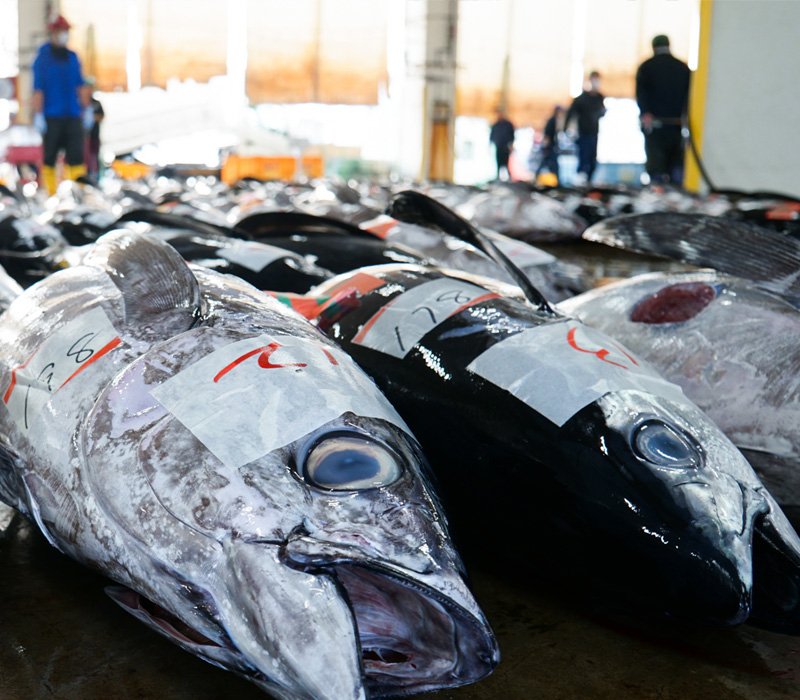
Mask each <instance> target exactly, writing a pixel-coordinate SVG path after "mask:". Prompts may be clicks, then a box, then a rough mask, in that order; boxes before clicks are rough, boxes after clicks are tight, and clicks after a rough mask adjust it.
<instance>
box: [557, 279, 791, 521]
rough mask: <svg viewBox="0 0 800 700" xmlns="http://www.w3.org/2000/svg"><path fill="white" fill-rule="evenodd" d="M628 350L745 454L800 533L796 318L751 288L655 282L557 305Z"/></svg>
mask: <svg viewBox="0 0 800 700" xmlns="http://www.w3.org/2000/svg"><path fill="white" fill-rule="evenodd" d="M561 309H562V310H564V311H565V312H567V313H570V314H572V315H574V316H575V317H577V318H579V319H580V320H581V321H583V322H584V323H586V324H588V325H590V326H592V327H594V328H597V329H599V330H602V331H603V332H605V333H608V334H609V335H611V336H613V337H614V338H616V339H618V340H620V341H621V342H623V343H625V345H627V346H628V347H630V348H632V349H633V350H634V351H636V352H637V353H638V354H639V355H641V356H642V357H644V359H646V360H647V361H648V362H650V363H651V364H652V365H653V366H654V367H656V368H658V369H659V371H660V372H661V373H662V374H663V375H664V376H665V377H666V378H668V379H669V380H670V381H673V382H675V383H676V384H679V385H680V386H681V387H682V388H683V390H684V392H685V393H686V395H687V396H688V397H689V398H691V399H692V400H693V401H694V402H695V403H696V404H697V405H698V406H700V408H702V409H703V410H704V411H705V412H706V413H707V414H708V415H709V416H710V417H711V418H712V419H713V420H714V422H715V423H717V425H719V426H720V428H722V430H724V431H725V433H726V435H728V437H729V438H730V439H731V440H732V441H733V442H734V443H735V444H736V445H737V447H739V448H740V449H741V450H743V451H744V453H745V455H746V456H747V458H748V459H749V460H750V462H751V463H752V464H753V465H754V466H755V467H756V469H757V471H758V472H759V475H760V476H761V478H762V479H763V480H764V482H765V484H766V485H767V487H768V488H769V490H770V492H771V493H772V494H773V495H774V496H775V498H776V500H777V501H778V502H779V503H780V504H781V506H782V507H783V509H784V510H785V511H786V513H787V515H789V516H790V517H791V518H792V521H793V522H794V523H796V524H800V311H798V309H797V307H795V306H794V305H792V304H790V303H789V302H787V301H786V300H785V299H783V298H782V297H780V296H777V295H775V294H773V293H771V292H769V291H766V290H763V289H761V288H760V287H759V286H758V285H757V284H756V283H753V282H749V281H747V280H742V279H738V278H735V277H730V276H728V275H722V274H720V273H716V272H710V271H702V272H690V273H671V274H666V273H653V274H649V275H641V276H639V277H635V278H633V279H631V280H627V281H624V282H618V283H614V284H611V285H608V286H606V287H602V288H599V289H596V290H594V291H592V292H587V293H585V294H582V295H580V296H578V297H575V298H574V299H571V300H568V301H566V302H563V303H562V305H561Z"/></svg>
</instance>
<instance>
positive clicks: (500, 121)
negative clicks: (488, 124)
mask: <svg viewBox="0 0 800 700" xmlns="http://www.w3.org/2000/svg"><path fill="white" fill-rule="evenodd" d="M495 112H496V114H497V121H496V122H495V123H494V124H492V129H491V131H490V132H489V141H491V142H492V143H493V144H494V148H495V154H496V155H497V179H498V180H499V179H500V170H501V169H505V171H506V176H507V177H508V179H509V180H510V179H511V174H510V173H509V171H508V159H509V157H510V156H511V149H512V148H513V145H514V125H513V124H512V123H511V122H510V121H508V119H506V117H505V113H504V111H503V108H502V107H498V108H497V109H496V110H495Z"/></svg>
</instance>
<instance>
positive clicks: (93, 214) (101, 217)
mask: <svg viewBox="0 0 800 700" xmlns="http://www.w3.org/2000/svg"><path fill="white" fill-rule="evenodd" d="M81 220H82V221H83V222H84V223H86V224H89V226H95V227H96V228H108V227H109V226H111V224H113V223H114V222H115V221H116V220H117V217H116V216H114V215H113V214H112V213H111V212H108V211H90V212H88V213H87V214H84V215H83V216H82V217H81Z"/></svg>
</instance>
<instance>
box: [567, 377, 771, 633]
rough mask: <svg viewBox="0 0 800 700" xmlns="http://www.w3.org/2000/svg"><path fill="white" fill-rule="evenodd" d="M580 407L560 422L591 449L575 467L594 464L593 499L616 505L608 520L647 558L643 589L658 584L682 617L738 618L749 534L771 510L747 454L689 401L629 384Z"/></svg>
mask: <svg viewBox="0 0 800 700" xmlns="http://www.w3.org/2000/svg"><path fill="white" fill-rule="evenodd" d="M586 411H587V412H586V413H585V414H584V415H583V416H582V417H580V418H578V419H577V420H573V421H571V422H572V425H570V424H567V425H565V426H564V427H565V429H566V430H567V431H568V432H572V433H573V437H574V438H575V439H576V440H577V441H578V442H581V443H583V444H584V445H586V446H587V447H591V448H592V451H591V452H590V453H585V454H584V455H583V457H584V458H585V463H584V464H583V465H582V466H581V467H580V469H581V471H582V472H583V473H584V474H586V472H587V470H590V471H591V470H597V472H596V473H595V474H592V475H591V477H590V478H591V484H592V491H593V493H594V495H593V497H592V498H593V499H596V501H597V502H599V503H603V504H605V507H607V508H610V509H613V517H614V520H613V522H611V523H609V522H608V521H607V525H606V526H607V527H609V528H611V529H616V530H617V534H621V533H623V532H624V533H625V534H624V535H621V536H623V537H624V538H625V542H626V545H627V546H630V547H631V548H632V550H633V551H636V552H637V554H638V555H643V556H642V557H641V560H642V561H643V562H649V563H650V567H651V572H650V573H651V575H652V578H650V580H649V583H648V584H647V585H648V586H650V587H651V589H652V590H651V591H650V593H655V594H656V596H658V595H659V593H658V592H657V591H659V589H661V594H663V595H665V596H668V597H669V599H670V608H671V611H673V612H675V613H677V614H680V615H683V616H687V617H696V616H698V615H702V617H704V618H706V619H710V620H712V621H716V622H721V623H725V624H735V623H739V622H742V621H744V619H745V618H746V617H747V616H748V615H749V614H750V609H751V602H752V600H751V599H752V586H753V556H752V542H753V536H754V532H755V529H756V527H757V525H758V524H759V522H760V521H761V520H762V519H763V517H764V516H765V515H766V514H767V513H768V512H769V511H770V505H769V502H768V498H767V495H766V494H765V493H764V489H763V486H762V484H761V483H760V481H759V480H758V478H757V476H756V475H755V473H754V472H753V470H752V468H751V467H750V465H749V463H748V462H747V461H746V460H745V458H744V457H743V456H742V454H741V453H740V452H739V450H738V449H737V448H736V447H735V446H734V445H733V444H732V443H731V442H730V441H729V440H728V439H727V438H726V437H725V436H724V434H723V433H722V432H721V431H720V430H719V428H717V426H716V425H715V424H714V423H713V422H712V421H711V420H710V419H709V418H708V417H707V416H706V415H705V414H704V413H702V412H701V411H700V410H699V409H697V408H696V407H695V406H693V405H692V404H691V403H690V402H688V401H686V402H679V401H677V400H670V399H667V398H663V397H657V396H654V395H653V394H649V393H646V392H641V391H635V390H626V391H621V392H611V393H608V394H606V395H605V396H603V397H601V398H600V399H598V400H597V402H596V404H595V405H594V406H591V407H589V408H588V409H586ZM601 475H602V476H601ZM643 571H644V570H643Z"/></svg>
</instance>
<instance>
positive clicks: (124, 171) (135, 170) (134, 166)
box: [111, 160, 152, 180]
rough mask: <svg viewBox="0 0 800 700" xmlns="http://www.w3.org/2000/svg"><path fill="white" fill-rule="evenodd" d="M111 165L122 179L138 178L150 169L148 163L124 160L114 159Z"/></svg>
mask: <svg viewBox="0 0 800 700" xmlns="http://www.w3.org/2000/svg"><path fill="white" fill-rule="evenodd" d="M111 167H112V168H113V169H114V172H115V173H116V174H117V175H119V176H120V177H121V178H122V179H123V180H138V179H139V178H142V177H144V176H145V175H147V174H149V173H150V171H151V170H152V168H151V167H150V166H149V165H145V164H144V163H126V162H125V161H124V160H115V161H114V162H113V163H112V164H111Z"/></svg>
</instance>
